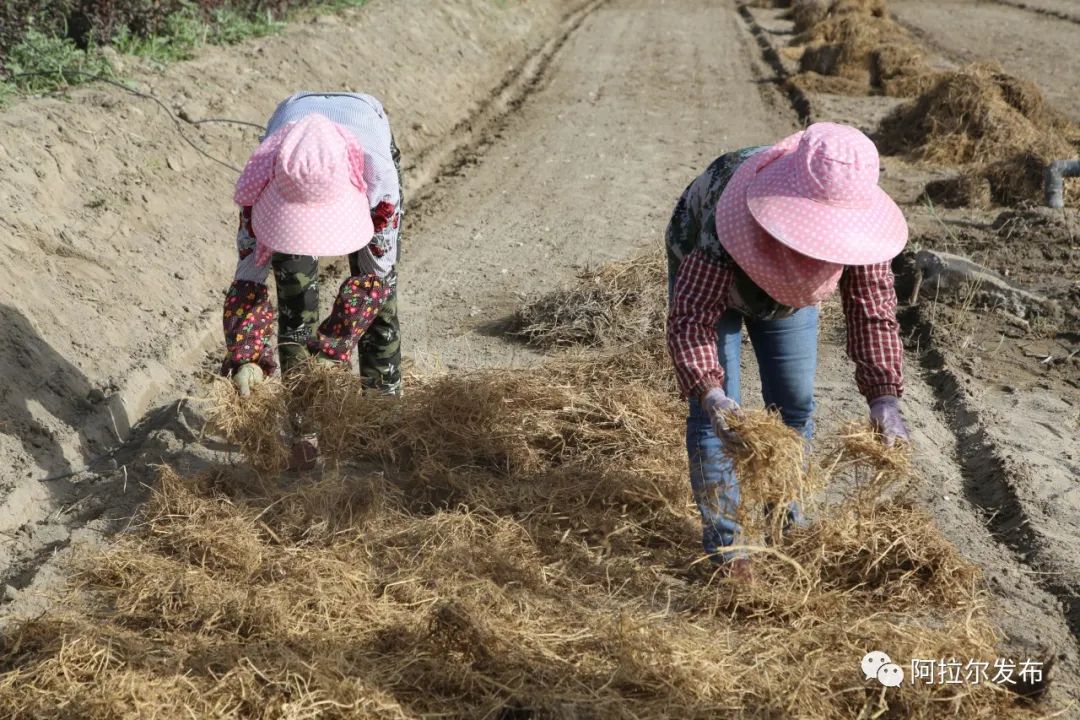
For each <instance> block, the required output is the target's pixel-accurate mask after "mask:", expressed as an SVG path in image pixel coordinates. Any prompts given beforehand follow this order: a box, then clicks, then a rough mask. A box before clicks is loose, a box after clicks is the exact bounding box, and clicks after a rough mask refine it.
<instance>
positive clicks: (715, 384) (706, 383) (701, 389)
mask: <svg viewBox="0 0 1080 720" xmlns="http://www.w3.org/2000/svg"><path fill="white" fill-rule="evenodd" d="M713 388H720V389H721V390H723V389H724V380H723V378H718V377H716V375H713V374H711V373H710V374H709V375H706V376H705V377H703V378H702V379H701V380H700V381H698V383H697V384H696V385H695V386H694V387H692V388H691V389H690V390H689V391H688V392H687V393H686V397H687V398H696V399H697V400H698V401H700V400H701V399H702V398H703V397H705V394H706V393H707V392H709V391H710V390H712V389H713Z"/></svg>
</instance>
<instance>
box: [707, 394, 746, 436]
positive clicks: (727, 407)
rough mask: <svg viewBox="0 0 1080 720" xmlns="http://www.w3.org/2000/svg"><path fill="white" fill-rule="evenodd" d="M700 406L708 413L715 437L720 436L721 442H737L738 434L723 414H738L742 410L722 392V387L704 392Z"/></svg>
mask: <svg viewBox="0 0 1080 720" xmlns="http://www.w3.org/2000/svg"><path fill="white" fill-rule="evenodd" d="M701 406H702V407H703V408H705V412H707V413H709V420H710V421H712V426H713V432H715V433H716V437H718V438H720V440H721V442H724V443H737V442H738V441H739V436H738V435H736V434H735V431H733V430H732V429H731V428H730V427H729V426H728V422H727V418H726V417H725V415H726V414H727V413H734V414H739V413H741V412H742V410H740V409H739V403H737V402H735V401H734V400H732V399H731V398H729V397H728V396H727V395H726V394H725V393H724V389H723V388H718V387H715V388H713V389H712V390H710V391H709V392H707V393H705V395H704V396H702V398H701Z"/></svg>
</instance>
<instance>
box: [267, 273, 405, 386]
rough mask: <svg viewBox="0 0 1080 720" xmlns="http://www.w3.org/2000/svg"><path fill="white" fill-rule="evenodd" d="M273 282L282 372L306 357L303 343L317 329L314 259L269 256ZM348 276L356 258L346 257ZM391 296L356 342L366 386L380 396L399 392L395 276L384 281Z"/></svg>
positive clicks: (317, 303) (316, 285) (399, 353)
mask: <svg viewBox="0 0 1080 720" xmlns="http://www.w3.org/2000/svg"><path fill="white" fill-rule="evenodd" d="M272 262H273V268H274V280H275V281H276V284H277V296H278V359H279V361H280V363H281V372H282V373H283V374H284V373H287V372H289V371H290V370H291V369H293V368H295V367H297V366H298V365H300V364H301V363H303V362H304V361H306V360H307V359H308V357H310V356H309V354H308V350H307V339H308V338H309V337H311V336H312V335H313V334H314V333H315V331H316V330H317V329H318V326H319V280H318V274H319V259H318V258H315V257H311V256H309V255H285V254H282V253H274V257H273V261H272ZM349 267H350V270H351V271H352V273H353V274H356V273H357V272H358V269H357V267H356V260H355V258H354V257H351V256H350V258H349ZM387 280H388V282H389V284H390V287H391V294H390V297H389V298H387V299H386V301H385V302H384V303H383V306H382V308H380V310H379V314H378V317H376V318H375V322H373V323H372V325H371V327H370V328H368V331H367V332H366V333H364V335H363V337H361V338H360V342H359V344H358V353H357V354H358V356H359V357H358V360H359V365H360V377H361V381H362V382H363V384H364V386H365V387H369V388H372V389H374V390H377V391H378V392H380V393H385V394H392V395H400V394H401V334H400V326H399V324H398V311H397V272H396V270H395V271H394V272H393V273H392V274H391V276H390V277H389V278H387Z"/></svg>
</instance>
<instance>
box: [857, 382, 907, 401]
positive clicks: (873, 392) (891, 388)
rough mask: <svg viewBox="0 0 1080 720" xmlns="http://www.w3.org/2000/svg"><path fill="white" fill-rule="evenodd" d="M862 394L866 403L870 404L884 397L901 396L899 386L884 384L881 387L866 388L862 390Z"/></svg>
mask: <svg viewBox="0 0 1080 720" xmlns="http://www.w3.org/2000/svg"><path fill="white" fill-rule="evenodd" d="M862 394H863V397H865V398H866V402H868V403H871V402H874V401H875V400H877V399H878V398H879V397H883V396H885V395H892V396H893V397H896V398H900V397H901V396H902V395H903V391H902V390H901V388H900V386H899V385H896V384H893V383H884V384H882V385H871V386H870V387H868V388H863V391H862Z"/></svg>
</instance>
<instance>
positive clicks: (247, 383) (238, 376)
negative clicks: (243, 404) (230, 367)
mask: <svg viewBox="0 0 1080 720" xmlns="http://www.w3.org/2000/svg"><path fill="white" fill-rule="evenodd" d="M265 377H266V376H265V375H264V374H263V370H262V368H261V367H259V366H258V365H256V364H255V363H253V362H249V363H244V364H243V365H241V366H240V368H239V369H238V370H236V371H235V372H234V373H233V374H232V382H233V385H235V386H236V390H237V392H239V393H240V397H247V396H248V395H250V394H251V388H253V387H255V386H256V385H258V384H259V383H261V382H262V381H263V379H264V378H265Z"/></svg>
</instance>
